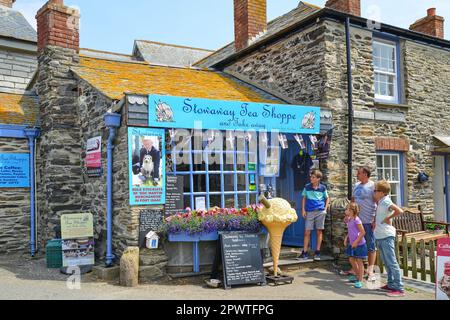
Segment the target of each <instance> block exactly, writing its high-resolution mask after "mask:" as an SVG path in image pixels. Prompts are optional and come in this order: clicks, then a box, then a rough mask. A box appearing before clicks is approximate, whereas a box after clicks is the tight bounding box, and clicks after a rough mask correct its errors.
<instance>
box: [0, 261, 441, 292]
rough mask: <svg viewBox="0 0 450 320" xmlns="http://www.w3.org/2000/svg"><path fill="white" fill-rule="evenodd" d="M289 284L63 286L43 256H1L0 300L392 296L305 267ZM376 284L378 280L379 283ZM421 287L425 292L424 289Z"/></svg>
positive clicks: (88, 281) (86, 282)
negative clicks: (234, 286)
mask: <svg viewBox="0 0 450 320" xmlns="http://www.w3.org/2000/svg"><path fill="white" fill-rule="evenodd" d="M290 274H291V275H292V276H293V277H294V278H295V280H294V283H293V284H292V285H283V286H278V287H274V286H264V287H260V286H246V287H238V288H233V289H231V290H223V289H210V288H207V287H206V286H205V285H204V283H203V279H201V278H196V279H192V278H191V279H182V280H181V279H178V280H176V281H174V282H171V283H161V284H157V285H140V286H139V287H137V288H123V287H120V286H118V285H117V284H115V283H100V282H95V281H94V279H93V278H92V276H91V275H85V276H83V277H82V281H81V289H80V290H76V289H75V290H70V289H68V288H67V279H68V276H66V275H62V274H61V273H59V270H53V269H46V267H45V260H43V259H37V260H30V259H29V258H26V257H0V299H20V300H24V299H67V300H73V299H88V300H104V299H136V300H139V299H146V300H151V299H158V300H180V299H184V300H189V299H195V300H203V299H214V300H267V299H281V300H293V299H295V300H297V299H301V300H303V299H307V300H330V299H332V300H344V299H345V300H348V299H359V300H381V299H391V298H388V297H386V296H385V295H384V294H383V293H381V292H380V291H378V290H376V289H375V288H370V287H376V286H377V284H373V285H372V284H370V286H369V288H368V287H367V285H366V287H365V288H364V289H355V288H353V287H352V286H351V285H350V284H348V283H346V281H345V278H342V277H340V276H338V275H336V274H335V273H334V272H333V271H332V270H326V269H323V268H320V269H304V270H295V271H290ZM378 285H379V284H378ZM418 288H420V287H417V286H415V285H414V284H407V296H406V297H405V298H404V299H408V300H432V299H434V294H433V291H432V290H431V291H430V290H429V288H430V286H425V287H423V288H421V289H418ZM422 289H424V290H422Z"/></svg>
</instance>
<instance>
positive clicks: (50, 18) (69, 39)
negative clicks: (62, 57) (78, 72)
mask: <svg viewBox="0 0 450 320" xmlns="http://www.w3.org/2000/svg"><path fill="white" fill-rule="evenodd" d="M36 20H37V34H38V51H41V50H42V49H44V48H45V47H46V46H49V45H51V46H58V47H62V48H67V49H73V50H75V51H77V52H79V51H80V34H79V26H80V13H79V12H78V10H76V9H73V8H69V7H66V6H65V5H64V0H50V1H48V2H47V3H46V4H45V5H44V6H43V7H42V8H41V9H40V10H39V11H38V13H37V15H36Z"/></svg>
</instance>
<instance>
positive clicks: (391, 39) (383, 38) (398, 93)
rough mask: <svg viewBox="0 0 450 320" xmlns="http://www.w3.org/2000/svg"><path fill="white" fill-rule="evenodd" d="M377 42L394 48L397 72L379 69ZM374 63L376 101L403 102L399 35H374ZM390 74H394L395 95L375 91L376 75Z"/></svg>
mask: <svg viewBox="0 0 450 320" xmlns="http://www.w3.org/2000/svg"><path fill="white" fill-rule="evenodd" d="M375 44H380V45H382V46H389V47H391V48H393V49H394V56H395V60H394V63H395V73H392V72H388V71H382V70H377V69H376V68H375ZM372 50H373V52H372V65H373V74H374V77H373V80H374V96H375V101H376V102H382V103H383V102H385V103H393V104H400V103H402V81H401V67H400V66H401V60H400V58H401V57H400V41H399V39H398V38H397V37H395V36H392V35H387V34H382V33H374V35H373V43H372ZM377 74H381V75H388V76H394V83H393V84H394V96H388V95H379V94H377V92H376V91H375V79H376V75H377Z"/></svg>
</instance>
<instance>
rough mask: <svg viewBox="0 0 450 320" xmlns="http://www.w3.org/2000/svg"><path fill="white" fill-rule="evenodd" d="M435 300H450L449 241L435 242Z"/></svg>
mask: <svg viewBox="0 0 450 320" xmlns="http://www.w3.org/2000/svg"><path fill="white" fill-rule="evenodd" d="M436 266H437V267H436V300H450V239H449V238H443V239H439V240H438V242H437V261H436Z"/></svg>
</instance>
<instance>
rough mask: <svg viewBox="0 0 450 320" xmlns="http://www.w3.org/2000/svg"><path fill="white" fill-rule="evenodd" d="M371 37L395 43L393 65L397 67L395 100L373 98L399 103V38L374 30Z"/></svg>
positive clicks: (401, 100) (400, 83) (400, 89)
mask: <svg viewBox="0 0 450 320" xmlns="http://www.w3.org/2000/svg"><path fill="white" fill-rule="evenodd" d="M373 39H374V40H375V41H376V40H377V39H380V40H387V41H391V42H393V44H394V45H395V53H396V55H395V58H396V60H397V61H395V66H396V69H397V101H392V100H383V99H375V101H377V102H387V103H393V104H401V103H403V95H402V89H403V86H402V72H401V71H402V70H401V67H400V65H401V63H400V62H401V55H400V38H399V37H397V36H394V35H392V34H388V33H384V32H379V31H374V32H373Z"/></svg>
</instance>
